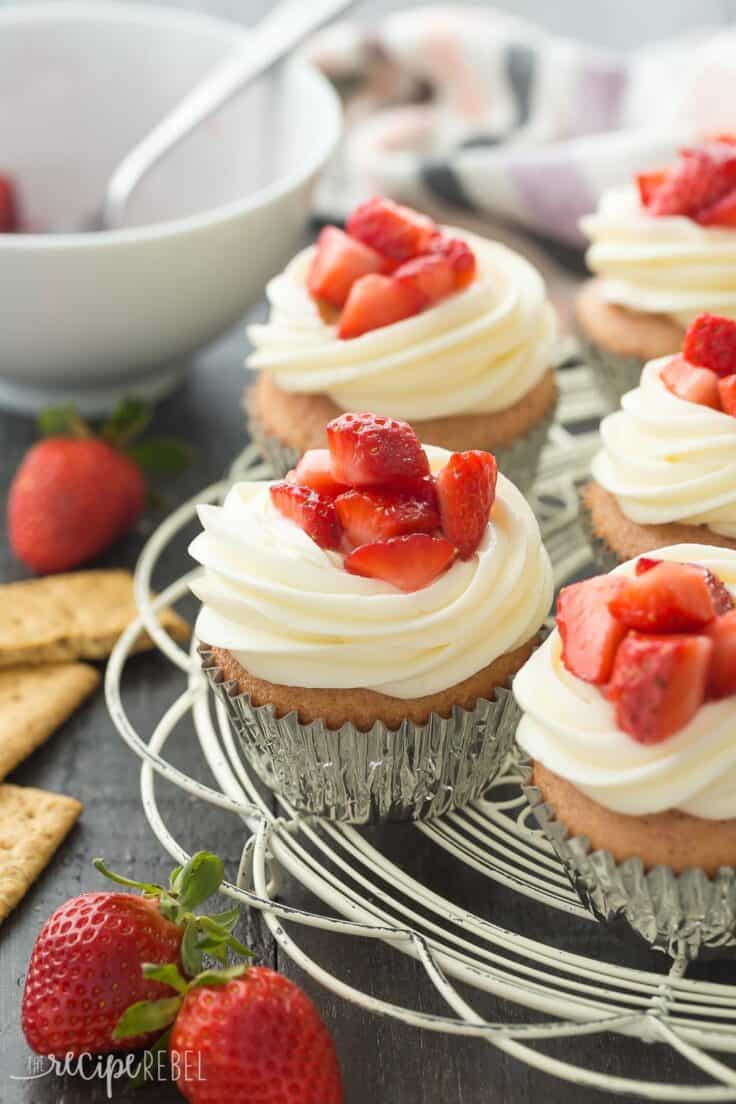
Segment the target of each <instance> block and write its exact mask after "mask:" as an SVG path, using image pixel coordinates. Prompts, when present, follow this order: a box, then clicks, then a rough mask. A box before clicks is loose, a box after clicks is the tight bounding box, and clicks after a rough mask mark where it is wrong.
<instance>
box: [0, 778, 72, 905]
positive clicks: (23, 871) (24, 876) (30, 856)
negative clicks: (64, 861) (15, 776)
mask: <svg viewBox="0 0 736 1104" xmlns="http://www.w3.org/2000/svg"><path fill="white" fill-rule="evenodd" d="M81 812H82V804H81V802H79V801H76V800H75V799H74V798H73V797H63V796H62V795H61V794H54V793H47V792H46V791H45V790H34V789H30V788H27V787H24V786H11V785H9V784H8V783H5V784H4V785H2V786H0V920H4V919H5V917H6V916H7V915H8V913H9V912H10V911H11V909H13V908H15V906H16V905H17V904H18V902H19V901H20V900H21V898H22V897H23V896H24V895H25V894H26V893H27V891H28V890H29V889H30V887H31V886H32V885H33V883H34V882H35V880H36V878H37V877H38V875H39V874H40V873H41V871H42V870H43V869H44V867H45V866H46V864H47V863H48V861H49V859H50V858H51V856H52V855H53V854H54V852H55V851H56V849H57V848H58V847H59V845H60V844H61V842H62V840H63V839H64V837H65V836H66V835H67V833H68V832H69V830H70V828H71V827H72V825H73V824H74V822H75V821H76V819H77V817H78V816H79V814H80V813H81Z"/></svg>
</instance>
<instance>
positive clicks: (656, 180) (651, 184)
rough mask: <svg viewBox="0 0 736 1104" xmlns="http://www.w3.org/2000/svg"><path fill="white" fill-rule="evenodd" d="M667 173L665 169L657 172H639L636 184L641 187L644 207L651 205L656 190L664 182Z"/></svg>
mask: <svg viewBox="0 0 736 1104" xmlns="http://www.w3.org/2000/svg"><path fill="white" fill-rule="evenodd" d="M666 175H667V174H666V172H665V170H664V169H659V170H658V171H656V172H647V173H637V176H636V185H637V187H638V189H639V198H640V200H641V203H642V207H648V206H649V204H650V203H651V201H652V200H653V198H654V196H655V194H656V192H657V191H658V190H659V188H660V187H661V186H662V184H663V183H664V179H665V176H666Z"/></svg>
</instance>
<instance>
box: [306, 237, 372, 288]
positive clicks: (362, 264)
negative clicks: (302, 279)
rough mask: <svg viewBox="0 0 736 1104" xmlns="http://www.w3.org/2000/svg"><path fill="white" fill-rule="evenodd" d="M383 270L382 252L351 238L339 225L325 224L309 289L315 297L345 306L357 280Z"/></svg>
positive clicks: (310, 271)
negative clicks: (377, 251)
mask: <svg viewBox="0 0 736 1104" xmlns="http://www.w3.org/2000/svg"><path fill="white" fill-rule="evenodd" d="M384 269H385V261H384V259H383V257H382V256H381V255H380V253H376V251H375V250H374V249H371V248H370V247H369V246H367V245H363V243H362V242H359V241H356V239H355V238H351V237H349V236H348V235H347V234H346V233H345V232H344V231H343V230H339V229H338V228H337V226H325V228H324V229H323V230H322V231H321V232H320V235H319V237H318V238H317V250H316V252H315V255H314V260H313V261H312V264H311V267H310V269H309V273H308V275H307V288H308V289H309V292H310V294H311V295H314V296H315V297H316V298H318V299H326V300H327V302H328V303H332V305H333V306H334V307H342V306H344V304H345V302H346V300H347V297H348V295H349V294H350V289H351V287H352V286H353V284H354V283H355V281H356V280H359V279H360V277H361V276H367V275H368V273H369V272H383V271H384Z"/></svg>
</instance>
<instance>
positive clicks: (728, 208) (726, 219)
mask: <svg viewBox="0 0 736 1104" xmlns="http://www.w3.org/2000/svg"><path fill="white" fill-rule="evenodd" d="M694 217H695V221H696V222H699V223H700V225H701V226H736V188H732V189H731V191H730V192H726V194H725V195H724V196H721V198H720V199H717V200H716V201H715V203H711V204H710V205H709V206H707V207H704V208H703V209H702V210H700V211H698V212H697V213H696V214H695V216H694Z"/></svg>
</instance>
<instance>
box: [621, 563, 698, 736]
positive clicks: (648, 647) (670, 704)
mask: <svg viewBox="0 0 736 1104" xmlns="http://www.w3.org/2000/svg"><path fill="white" fill-rule="evenodd" d="M644 577H646V576H644ZM712 652H713V642H712V641H711V640H709V639H708V637H705V636H685V635H674V636H647V635H642V634H640V633H637V632H631V633H629V634H628V636H626V637H625V639H624V640H623V642H622V643H621V645H620V647H619V649H618V652H617V653H616V660H615V663H614V665H613V677H612V679H611V682H610V684H609V687H608V697H609V698H610V700H611V701H612V702H613V703H614V705H615V709H616V724H617V725H618V727H619V728H621V729H623V731H624V732H628V734H629V735H630V736H633V738H634V739H635V740H636V741H637V742H638V743H641V744H657V743H659V742H660V741H661V740H665V739H666V738H667V737H668V736H671V735H672V734H673V733H674V732H677V731H678V729H680V728H683V727H684V726H685V725H686V724H687V723H688V721H689V720H690V719H691V718H692V717H693V716H694V715H695V713H697V711H698V709H699V708H700V706H701V704H702V703H703V700H704V698H705V687H706V680H707V677H708V667H709V663H710V658H711V654H712Z"/></svg>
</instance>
